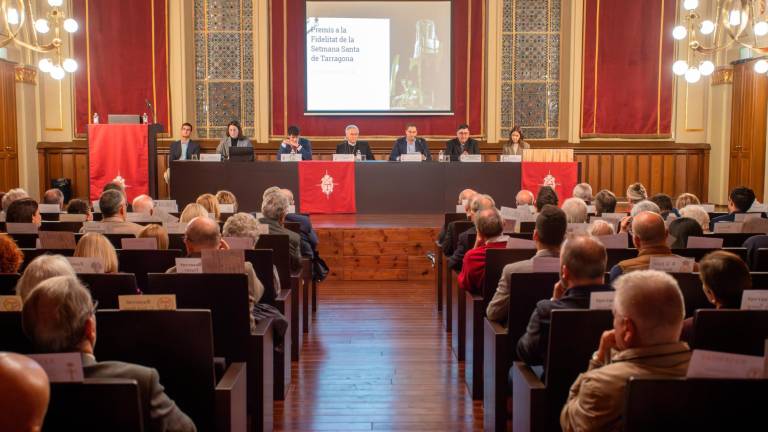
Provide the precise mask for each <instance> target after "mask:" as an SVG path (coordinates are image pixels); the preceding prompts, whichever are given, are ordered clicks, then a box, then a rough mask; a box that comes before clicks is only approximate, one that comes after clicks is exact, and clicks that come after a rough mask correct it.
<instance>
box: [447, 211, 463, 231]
mask: <svg viewBox="0 0 768 432" xmlns="http://www.w3.org/2000/svg"><path fill="white" fill-rule="evenodd" d="M443 216H444V219H443V229H446V228H448V224H450V223H451V222H454V221H465V220H467V214H466V213H446V214H445V215H443Z"/></svg>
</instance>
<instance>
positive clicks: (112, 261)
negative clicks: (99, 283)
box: [74, 232, 118, 273]
mask: <svg viewBox="0 0 768 432" xmlns="http://www.w3.org/2000/svg"><path fill="white" fill-rule="evenodd" d="M74 256H76V257H82V258H100V259H101V262H102V264H103V265H104V273H117V268H118V266H117V252H115V247H114V246H112V243H111V242H110V241H109V239H108V238H106V237H105V236H103V235H102V234H99V233H93V232H91V233H87V234H85V235H84V236H82V237H81V238H80V241H79V242H77V247H76V248H75V255H74Z"/></svg>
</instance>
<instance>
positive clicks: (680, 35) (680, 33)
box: [672, 25, 688, 40]
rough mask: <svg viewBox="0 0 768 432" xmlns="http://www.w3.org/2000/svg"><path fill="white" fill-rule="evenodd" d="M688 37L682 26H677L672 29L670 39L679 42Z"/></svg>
mask: <svg viewBox="0 0 768 432" xmlns="http://www.w3.org/2000/svg"><path fill="white" fill-rule="evenodd" d="M686 36H688V30H686V29H685V27H683V26H680V25H679V26H677V27H675V28H674V29H672V37H673V38H675V39H677V40H681V39H685V37H686Z"/></svg>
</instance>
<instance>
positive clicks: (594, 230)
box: [588, 220, 616, 236]
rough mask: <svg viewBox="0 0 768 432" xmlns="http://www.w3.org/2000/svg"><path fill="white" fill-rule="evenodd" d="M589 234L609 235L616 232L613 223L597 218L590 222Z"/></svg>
mask: <svg viewBox="0 0 768 432" xmlns="http://www.w3.org/2000/svg"><path fill="white" fill-rule="evenodd" d="M588 231H589V234H590V235H593V236H607V235H614V234H616V229H615V228H614V227H613V225H612V224H610V223H608V222H606V221H604V220H596V221H593V222H592V223H591V224H589V229H588Z"/></svg>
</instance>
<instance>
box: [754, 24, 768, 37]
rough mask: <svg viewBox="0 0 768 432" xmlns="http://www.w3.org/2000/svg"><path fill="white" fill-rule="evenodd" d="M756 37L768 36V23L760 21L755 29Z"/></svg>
mask: <svg viewBox="0 0 768 432" xmlns="http://www.w3.org/2000/svg"><path fill="white" fill-rule="evenodd" d="M754 32H755V36H765V35H767V34H768V22H765V21H760V22H758V23H757V24H755V27H754Z"/></svg>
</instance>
